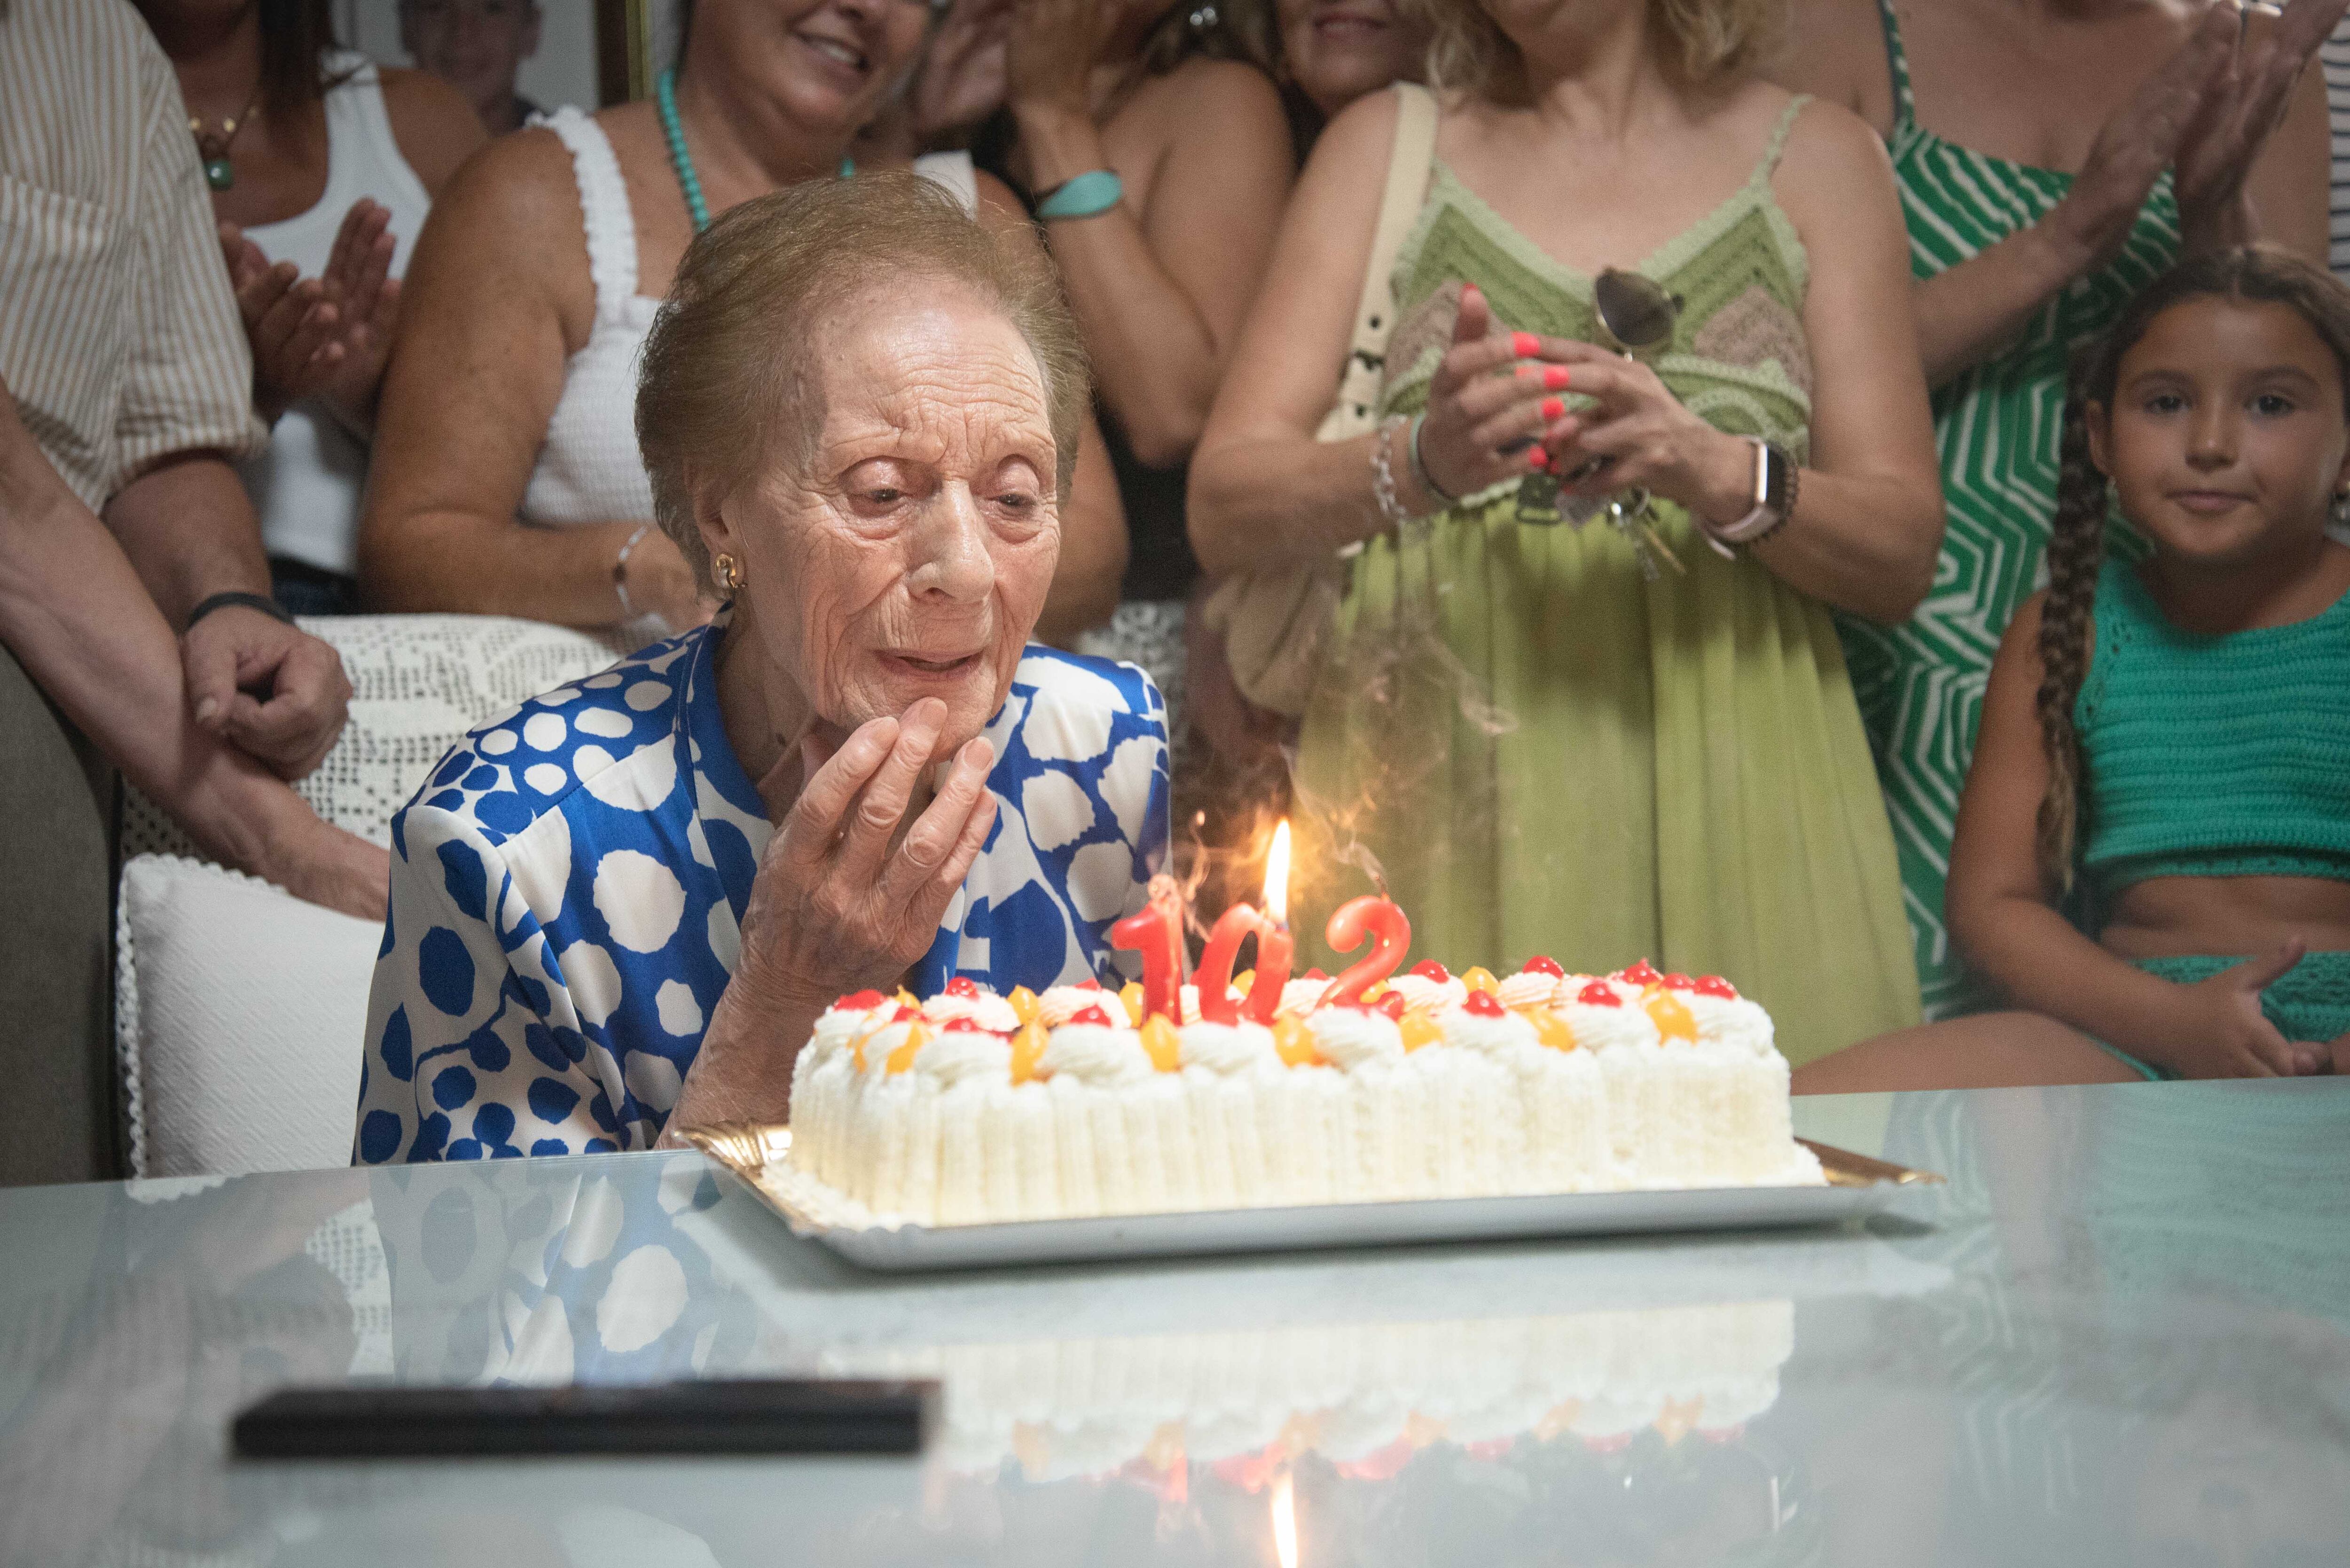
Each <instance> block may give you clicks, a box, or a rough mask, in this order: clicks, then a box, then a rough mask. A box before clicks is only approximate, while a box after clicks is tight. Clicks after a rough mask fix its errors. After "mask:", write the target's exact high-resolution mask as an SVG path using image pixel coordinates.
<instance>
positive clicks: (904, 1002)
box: [890, 985, 922, 1012]
mask: <svg viewBox="0 0 2350 1568" xmlns="http://www.w3.org/2000/svg"><path fill="white" fill-rule="evenodd" d="M890 1000H891V1001H892V1002H896V1003H897V1004H898V1005H899V1006H900V1007H910V1008H913V1009H915V1010H916V1011H918V1012H919V1011H920V1008H921V1005H922V1004H921V1003H920V1002H917V1001H915V1000H914V993H913V992H910V991H908V990H907V989H906V988H905V987H904V986H902V985H901V986H899V988H898V994H897V995H896V996H894V997H892V998H890Z"/></svg>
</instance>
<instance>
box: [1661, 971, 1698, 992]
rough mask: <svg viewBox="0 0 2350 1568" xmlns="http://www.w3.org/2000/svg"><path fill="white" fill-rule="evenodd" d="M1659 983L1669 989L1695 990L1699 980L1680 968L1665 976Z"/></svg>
mask: <svg viewBox="0 0 2350 1568" xmlns="http://www.w3.org/2000/svg"><path fill="white" fill-rule="evenodd" d="M1658 983H1659V984H1660V985H1662V986H1663V987H1664V988H1665V989H1666V990H1667V991H1695V990H1696V989H1697V981H1693V980H1691V979H1690V977H1689V976H1687V975H1685V974H1683V973H1681V972H1680V971H1679V970H1675V971H1673V972H1672V973H1670V974H1669V975H1667V976H1665V978H1664V979H1663V980H1661V981H1659V982H1658Z"/></svg>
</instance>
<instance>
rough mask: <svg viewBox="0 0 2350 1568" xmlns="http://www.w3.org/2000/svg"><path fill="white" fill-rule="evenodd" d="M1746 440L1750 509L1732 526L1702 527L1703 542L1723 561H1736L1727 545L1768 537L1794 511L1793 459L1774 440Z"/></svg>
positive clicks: (1795, 476) (1714, 524)
mask: <svg viewBox="0 0 2350 1568" xmlns="http://www.w3.org/2000/svg"><path fill="white" fill-rule="evenodd" d="M1747 441H1748V444H1750V445H1751V446H1752V447H1753V448H1754V505H1753V507H1752V510H1750V511H1749V512H1748V513H1747V514H1746V515H1745V516H1743V517H1741V518H1740V519H1739V520H1738V521H1737V522H1735V523H1707V524H1704V528H1705V537H1706V542H1707V543H1708V544H1710V545H1712V546H1713V547H1714V550H1715V552H1716V553H1717V554H1719V555H1720V556H1721V557H1722V558H1723V559H1724V560H1734V559H1736V558H1737V552H1736V551H1735V550H1733V549H1731V545H1752V544H1754V543H1755V542H1757V541H1758V540H1763V539H1767V538H1769V537H1770V536H1771V535H1773V534H1776V533H1777V532H1778V531H1779V530H1780V529H1782V528H1784V527H1785V526H1786V525H1787V519H1788V518H1790V517H1792V516H1794V512H1795V494H1796V491H1797V488H1798V483H1797V476H1798V472H1799V471H1798V470H1797V468H1796V467H1795V460H1794V457H1793V456H1791V455H1790V454H1789V453H1788V452H1787V449H1786V448H1785V447H1783V446H1781V445H1780V444H1779V443H1778V442H1776V441H1757V440H1755V439H1754V438H1753V437H1752V436H1749V437H1748V438H1747ZM1700 521H1702V520H1701V519H1700Z"/></svg>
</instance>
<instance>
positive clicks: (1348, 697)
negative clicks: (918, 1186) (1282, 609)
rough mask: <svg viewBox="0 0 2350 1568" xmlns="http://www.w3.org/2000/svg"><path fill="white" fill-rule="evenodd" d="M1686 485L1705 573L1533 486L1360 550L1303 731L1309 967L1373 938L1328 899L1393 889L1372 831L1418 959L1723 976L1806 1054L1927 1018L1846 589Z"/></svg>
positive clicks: (1684, 543)
mask: <svg viewBox="0 0 2350 1568" xmlns="http://www.w3.org/2000/svg"><path fill="white" fill-rule="evenodd" d="M1658 511H1659V514H1660V519H1661V520H1660V522H1659V532H1660V533H1661V534H1662V535H1663V536H1664V537H1665V539H1666V540H1667V542H1668V543H1669V545H1670V547H1671V549H1672V551H1673V554H1674V555H1675V556H1678V557H1679V561H1680V563H1681V565H1682V566H1683V567H1684V568H1685V574H1676V573H1675V572H1674V571H1673V570H1672V569H1671V568H1670V567H1669V566H1668V567H1666V568H1664V569H1663V570H1662V571H1660V572H1659V574H1658V576H1656V577H1655V578H1654V579H1653V580H1651V579H1647V578H1644V576H1643V575H1642V573H1641V571H1640V566H1639V561H1638V556H1637V554H1636V552H1635V551H1634V549H1633V547H1632V545H1631V544H1630V543H1629V542H1628V541H1627V540H1626V539H1625V538H1624V537H1623V536H1622V535H1619V534H1617V532H1616V531H1614V530H1613V529H1610V528H1608V527H1607V526H1605V525H1604V524H1589V525H1586V526H1584V527H1582V528H1575V527H1573V526H1568V525H1558V526H1540V525H1529V524H1520V523H1519V522H1517V521H1516V506H1515V503H1514V500H1513V497H1512V496H1511V495H1510V494H1507V493H1505V494H1503V495H1502V496H1501V497H1499V498H1498V499H1493V500H1489V501H1486V502H1484V503H1483V504H1470V505H1465V506H1462V507H1460V508H1456V509H1455V510H1453V511H1452V512H1450V513H1447V514H1442V515H1441V516H1440V517H1439V518H1437V519H1436V520H1435V521H1434V522H1433V524H1431V525H1430V526H1429V527H1427V528H1425V529H1421V528H1415V529H1414V530H1413V531H1412V533H1413V535H1414V536H1413V537H1411V538H1409V539H1408V540H1406V541H1405V542H1402V543H1399V542H1398V541H1397V540H1396V539H1395V538H1393V537H1392V536H1389V537H1383V538H1381V539H1379V540H1377V541H1375V542H1374V543H1373V544H1372V545H1370V546H1369V547H1368V548H1367V550H1366V551H1365V552H1364V554H1363V555H1361V556H1358V557H1357V560H1356V561H1355V564H1354V569H1353V576H1352V579H1351V581H1350V583H1349V586H1348V587H1347V593H1346V596H1345V598H1344V600H1343V601H1342V603H1341V605H1340V607H1339V611H1338V621H1337V628H1336V636H1335V637H1334V639H1333V640H1332V646H1333V653H1332V656H1331V658H1330V659H1329V661H1328V662H1327V664H1326V666H1325V670H1324V672H1323V676H1322V679H1321V680H1320V683H1319V688H1318V690H1317V691H1316V693H1315V700H1314V701H1313V703H1312V705H1311V706H1310V707H1309V709H1308V711H1307V713H1306V715H1305V725H1304V731H1303V734H1302V736H1301V739H1300V742H1299V758H1298V765H1297V773H1296V782H1297V786H1298V807H1297V811H1298V832H1299V851H1300V853H1299V857H1298V873H1297V876H1296V878H1295V883H1294V886H1295V888H1296V898H1295V908H1296V909H1297V914H1298V917H1299V919H1298V921H1297V925H1298V931H1299V936H1300V949H1301V956H1300V959H1299V962H1300V965H1301V967H1302V966H1303V965H1304V964H1305V962H1306V961H1308V960H1309V958H1310V960H1311V961H1315V962H1319V963H1322V964H1324V965H1326V966H1330V967H1332V968H1333V971H1334V972H1335V971H1336V964H1337V963H1340V962H1344V961H1345V960H1342V959H1337V958H1336V957H1335V956H1334V955H1332V954H1331V953H1330V952H1329V951H1328V950H1327V948H1326V946H1325V945H1324V944H1323V942H1322V941H1321V940H1320V938H1321V923H1322V921H1323V920H1324V919H1326V918H1327V915H1328V911H1329V910H1330V909H1332V908H1334V907H1335V906H1336V904H1337V903H1338V902H1339V901H1341V900H1343V899H1344V898H1350V897H1353V896H1354V895H1356V894H1357V893H1361V892H1367V891H1369V890H1370V887H1371V883H1370V880H1369V878H1368V877H1367V874H1366V868H1367V861H1366V859H1365V857H1363V856H1362V854H1361V853H1360V851H1362V850H1367V851H1368V852H1369V855H1370V856H1371V857H1376V862H1377V864H1378V866H1379V867H1382V868H1383V870H1384V873H1385V876H1386V877H1387V881H1388V887H1389V888H1390V889H1391V892H1392V896H1393V897H1394V898H1396V899H1397V901H1398V902H1399V903H1400V904H1401V905H1402V906H1403V908H1404V909H1405V911H1406V912H1407V913H1408V914H1409V917H1410V919H1411V922H1412V933H1413V940H1412V948H1411V953H1410V956H1409V959H1407V960H1406V961H1405V962H1406V963H1407V964H1409V963H1411V962H1416V961H1419V960H1421V959H1427V958H1434V959H1437V960H1439V961H1442V962H1443V963H1444V964H1446V965H1447V966H1448V967H1451V968H1452V969H1453V970H1455V971H1459V970H1461V969H1463V968H1466V967H1468V966H1469V965H1471V964H1483V965H1486V966H1487V967H1489V968H1492V969H1494V970H1495V971H1498V972H1503V973H1506V972H1508V971H1509V969H1513V968H1515V967H1516V966H1518V965H1520V964H1522V963H1523V961H1525V960H1526V959H1527V958H1528V957H1530V956H1532V955H1534V954H1535V953H1546V954H1548V955H1549V956H1551V957H1552V958H1555V959H1556V960H1557V961H1559V962H1560V963H1562V964H1564V965H1565V966H1566V968H1567V969H1568V970H1569V971H1578V970H1579V971H1595V972H1596V971H1609V970H1614V969H1617V968H1620V967H1623V966H1625V965H1627V964H1630V963H1632V962H1633V961H1636V960H1638V959H1641V958H1648V959H1652V960H1654V961H1655V962H1656V963H1657V964H1658V966H1659V968H1662V969H1666V970H1681V971H1688V972H1690V973H1692V974H1696V973H1712V974H1721V975H1725V976H1727V977H1729V978H1730V979H1731V981H1733V982H1734V983H1736V984H1737V985H1738V987H1739V988H1740V989H1741V990H1742V991H1743V992H1746V993H1747V994H1748V995H1751V996H1752V997H1754V998H1755V999H1756V1000H1757V1001H1759V1002H1762V1003H1763V1005H1764V1006H1765V1007H1767V1008H1769V1009H1770V1011H1771V1012H1772V1013H1773V1016H1774V1018H1775V1019H1776V1021H1777V1024H1778V1033H1779V1045H1780V1049H1781V1050H1782V1051H1783V1053H1785V1054H1786V1056H1787V1057H1788V1059H1789V1060H1790V1061H1791V1062H1793V1063H1794V1064H1797V1065H1801V1064H1803V1063H1805V1062H1808V1061H1811V1060H1813V1059H1814V1058H1816V1057H1820V1056H1824V1055H1826V1054H1829V1053H1830V1052H1833V1051H1837V1050H1840V1049H1842V1048H1843V1047H1845V1046H1846V1045H1849V1044H1853V1043H1854V1042H1856V1041H1858V1040H1862V1039H1866V1038H1867V1037H1868V1036H1870V1035H1873V1034H1877V1033H1882V1032H1884V1031H1886V1030H1889V1029H1897V1028H1901V1027H1903V1026H1906V1025H1908V1024H1912V1023H1917V1022H1918V978H1917V972H1916V969H1915V967H1914V963H1913V961H1912V959H1911V949H1910V940H1909V929H1908V922H1907V920H1906V919H1905V918H1904V916H1903V912H1902V903H1901V880H1900V874H1899V869H1898V862H1897V860H1896V857H1895V854H1894V847H1893V838H1892V834H1891V832H1890V830H1889V829H1888V827H1887V822H1886V815H1885V805H1884V802H1883V799H1882V797H1881V796H1880V794H1878V788H1877V772H1876V769H1875V766H1874V764H1873V763H1872V762H1871V760H1870V756H1869V751H1868V744H1867V741H1866V737H1865V735H1864V734H1863V732H1862V729H1861V723H1860V717H1859V712H1858V711H1857V709H1856V707H1855V705H1854V702H1853V695H1852V689H1851V685H1850V682H1849V681H1848V680H1847V679H1846V673H1845V663H1844V653H1843V649H1842V648H1841V647H1840V646H1839V644H1838V642H1837V639H1836V632H1835V626H1834V624H1833V622H1832V621H1831V619H1830V618H1829V615H1828V612H1827V610H1826V609H1825V607H1822V606H1821V605H1819V604H1818V603H1816V602H1814V601H1813V600H1811V599H1808V598H1806V597H1804V596H1803V595H1801V594H1798V593H1797V592H1795V591H1794V589H1792V588H1790V587H1786V586H1785V585H1784V584H1783V583H1782V582H1780V581H1779V579H1778V578H1777V577H1775V576H1773V575H1772V574H1771V573H1770V572H1769V571H1768V570H1767V569H1765V568H1764V567H1763V566H1760V565H1758V564H1756V563H1755V562H1753V561H1752V560H1751V559H1742V560H1739V561H1736V562H1728V561H1724V560H1722V559H1721V557H1720V556H1716V555H1715V554H1714V553H1713V551H1712V550H1711V549H1710V548H1709V547H1708V546H1707V545H1706V544H1705V542H1704V541H1703V539H1702V538H1700V537H1699V536H1698V535H1696V534H1695V532H1694V530H1693V529H1691V527H1690V524H1689V522H1688V520H1687V518H1686V516H1685V515H1683V514H1681V513H1680V512H1679V510H1678V509H1677V508H1673V507H1670V506H1666V505H1661V504H1660V505H1659V508H1658ZM1357 956H1359V955H1357Z"/></svg>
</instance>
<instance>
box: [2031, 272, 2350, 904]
mask: <svg viewBox="0 0 2350 1568" xmlns="http://www.w3.org/2000/svg"><path fill="white" fill-rule="evenodd" d="M2215 295H2216V296H2221V297H2223V298H2230V299H2238V300H2245V301H2251V302H2258V303H2267V304H2274V305H2282V306H2287V307H2289V308H2290V309H2292V310H2293V311H2294V312H2296V313H2297V314H2298V315H2300V317H2302V318H2303V320H2305V321H2307V322H2308V323H2309V325H2310V327H2311V329H2312V330H2314V332H2315V333H2316V334H2317V335H2318V337H2320V338H2321V339H2322V340H2324V343H2325V346H2326V347H2327V348H2331V349H2332V350H2333V351H2334V362H2335V364H2336V366H2337V368H2338V369H2340V371H2341V373H2342V390H2343V401H2344V404H2345V408H2350V289H2345V288H2344V286H2342V285H2341V284H2339V283H2337V282H2335V281H2334V278H2333V277H2332V276H2331V275H2328V274H2326V273H2325V272H2324V271H2323V270H2322V269H2320V268H2318V267H2315V266H2313V265H2310V264H2309V263H2307V262H2305V261H2303V260H2301V259H2300V258H2299V257H2297V256H2293V255H2291V254H2287V253H2285V252H2283V251H2280V250H2273V249H2271V248H2269V247H2267V246H2263V245H2247V246H2242V247H2241V248H2238V249H2235V250H2226V251H2214V252H2210V253H2209V254H2204V255H2200V256H2197V257H2194V258H2193V259H2191V260H2189V261H2185V262H2181V263H2180V264H2179V265H2177V266H2175V267H2173V268H2171V270H2170V271H2168V272H2167V273H2165V274H2164V275H2162V276H2160V277H2158V278H2157V279H2155V280H2154V282H2152V283H2150V284H2148V285H2147V286H2146V288H2145V289H2144V290H2143V291H2141V292H2140V293H2139V294H2138V296H2137V297H2136V298H2135V299H2133V300H2131V301H2130V303H2129V304H2128V305H2127V306H2126V307H2124V309H2123V311H2122V313H2121V316H2120V317H2119V318H2118V319H2117V320H2116V321H2115V323H2114V325H2113V327H2112V328H2111V330H2110V331H2108V332H2107V333H2106V336H2105V337H2104V338H2103V339H2101V340H2100V341H2098V342H2096V343H2095V344H2093V345H2091V346H2089V348H2087V349H2086V350H2085V352H2084V353H2083V355H2082V356H2081V358H2078V359H2077V360H2076V361H2075V362H2074V375H2073V379H2072V385H2071V387H2070V389H2069V390H2068V393H2067V396H2066V398H2065V400H2064V441H2063V447H2062V450H2061V456H2060V459H2059V462H2060V465H2061V466H2060V467H2059V469H2058V472H2057V480H2056V515H2055V517H2054V520H2053V522H2052V524H2051V525H2050V529H2049V538H2048V597H2047V598H2046V600H2045V601H2043V604H2042V607H2041V611H2040V668H2041V677H2040V691H2039V695H2038V699H2037V706H2038V709H2039V715H2040V739H2041V746H2042V749H2043V751H2044V752H2045V753H2047V758H2048V793H2047V794H2044V795H2043V796H2042V797H2041V801H2040V813H2039V820H2038V823H2037V825H2036V829H2037V830H2036V832H2035V834H2034V836H2033V851H2034V855H2035V857H2036V858H2037V859H2038V861H2039V865H2040V873H2041V875H2042V876H2043V877H2044V878H2046V879H2047V881H2048V882H2049V883H2050V884H2052V885H2053V886H2054V887H2055V888H2059V889H2060V890H2062V891H2064V892H2066V893H2069V892H2071V891H2072V888H2073V860H2074V846H2075V845H2076V844H2077V843H2078V841H2079V838H2080V801H2081V789H2082V785H2083V784H2084V783H2085V778H2084V776H2083V774H2084V769H2083V766H2082V758H2081V737H2080V734H2079V732H2077V731H2076V730H2075V729H2074V723H2073V710H2074V705H2075V704H2076V703H2077V702H2078V701H2080V697H2081V686H2082V682H2083V681H2085V680H2086V679H2087V678H2088V671H2089V658H2090V645H2089V617H2090V611H2091V610H2092V609H2093V608H2094V607H2095V604H2096V596H2097V573H2098V569H2099V567H2100V566H2103V565H2104V561H2105V545H2106V501H2107V485H2106V476H2105V475H2104V474H2103V473H2101V472H2098V470H2097V466H2096V464H2095V462H2091V461H2090V457H2089V422H2088V410H2089V405H2090V404H2092V403H2095V404H2097V405H2099V406H2100V407H2102V408H2104V409H2106V410H2108V411H2110V410H2111V409H2112V408H2113V402H2114V389H2115V386H2116V382H2117V380H2118V379H2119V377H2120V373H2121V363H2122V358H2123V356H2125V355H2126V354H2127V353H2128V352H2129V351H2130V349H2131V348H2135V347H2136V346H2137V342H2138V339H2140V338H2141V337H2145V336H2146V333H2147V328H2148V327H2151V326H2152V325H2153V324H2154V320H2155V317H2158V316H2160V315H2161V314H2162V313H2163V312H2165V311H2167V310H2168V309H2169V308H2170V307H2171V306H2175V305H2179V304H2183V303H2184V302H2186V301H2188V300H2190V299H2198V298H2203V297H2208V296H2215Z"/></svg>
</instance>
